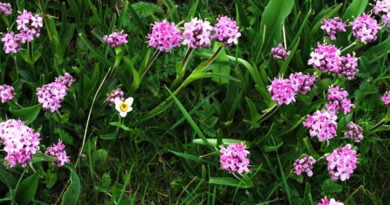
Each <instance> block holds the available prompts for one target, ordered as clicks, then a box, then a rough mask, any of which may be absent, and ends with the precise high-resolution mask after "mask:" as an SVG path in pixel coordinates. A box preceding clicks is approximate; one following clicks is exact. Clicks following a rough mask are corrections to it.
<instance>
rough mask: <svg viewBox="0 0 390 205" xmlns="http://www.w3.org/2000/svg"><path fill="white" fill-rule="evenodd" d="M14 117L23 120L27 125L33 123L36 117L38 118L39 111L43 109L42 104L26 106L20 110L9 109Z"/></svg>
mask: <svg viewBox="0 0 390 205" xmlns="http://www.w3.org/2000/svg"><path fill="white" fill-rule="evenodd" d="M9 111H10V112H11V113H12V115H13V116H14V117H17V118H19V119H20V120H22V121H23V122H24V123H25V124H26V125H28V124H31V123H32V122H33V121H34V120H35V118H37V116H38V114H39V112H40V111H41V105H40V104H37V105H33V106H31V107H25V108H22V109H19V110H14V109H11V108H10V110H9Z"/></svg>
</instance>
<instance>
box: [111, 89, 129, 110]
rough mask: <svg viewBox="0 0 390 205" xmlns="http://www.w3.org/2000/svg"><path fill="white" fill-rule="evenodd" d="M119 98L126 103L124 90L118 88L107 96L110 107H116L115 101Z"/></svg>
mask: <svg viewBox="0 0 390 205" xmlns="http://www.w3.org/2000/svg"><path fill="white" fill-rule="evenodd" d="M116 98H118V99H119V100H120V101H125V97H124V93H123V91H122V89H120V88H117V89H115V90H113V91H111V93H110V94H109V95H108V96H107V102H108V105H109V106H111V107H112V106H114V105H115V99H116Z"/></svg>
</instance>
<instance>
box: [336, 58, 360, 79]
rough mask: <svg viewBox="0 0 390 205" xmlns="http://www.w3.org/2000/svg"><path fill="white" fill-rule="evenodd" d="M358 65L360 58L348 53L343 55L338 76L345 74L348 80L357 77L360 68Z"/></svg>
mask: <svg viewBox="0 0 390 205" xmlns="http://www.w3.org/2000/svg"><path fill="white" fill-rule="evenodd" d="M357 66H358V58H356V57H353V56H351V55H350V54H347V56H342V57H341V65H340V70H339V73H338V76H340V77H341V76H345V77H346V78H347V79H348V80H352V79H353V78H355V75H356V73H357V72H359V70H358V69H357Z"/></svg>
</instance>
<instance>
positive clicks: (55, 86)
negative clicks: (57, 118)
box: [37, 73, 73, 112]
mask: <svg viewBox="0 0 390 205" xmlns="http://www.w3.org/2000/svg"><path fill="white" fill-rule="evenodd" d="M72 82H73V78H72V76H71V75H70V74H69V73H66V74H65V75H63V76H59V77H58V78H56V81H54V82H52V83H49V84H46V85H43V86H42V87H40V88H37V97H38V102H39V103H40V104H42V107H43V109H46V110H49V111H50V112H55V111H56V110H58V109H59V108H60V107H61V103H62V101H64V99H65V96H66V94H67V91H68V89H69V87H70V85H72ZM68 86H69V87H68Z"/></svg>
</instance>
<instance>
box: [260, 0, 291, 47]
mask: <svg viewBox="0 0 390 205" xmlns="http://www.w3.org/2000/svg"><path fill="white" fill-rule="evenodd" d="M293 5H294V0H270V1H269V2H268V4H267V6H266V7H265V9H264V13H263V15H262V18H261V23H260V29H261V33H260V34H259V36H264V39H261V38H260V39H261V40H262V41H261V43H260V44H257V45H261V46H262V48H261V50H260V51H263V52H268V51H269V50H270V49H271V46H272V44H273V43H274V42H281V41H282V25H283V24H284V21H285V19H286V18H287V16H288V15H289V14H290V12H291V9H292V7H293Z"/></svg>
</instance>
